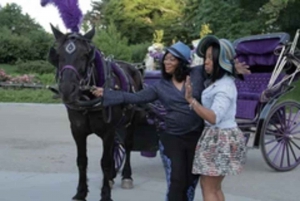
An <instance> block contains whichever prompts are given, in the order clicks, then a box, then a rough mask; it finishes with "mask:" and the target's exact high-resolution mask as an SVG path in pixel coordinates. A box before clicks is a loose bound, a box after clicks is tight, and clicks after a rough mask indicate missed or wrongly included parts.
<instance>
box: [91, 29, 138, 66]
mask: <svg viewBox="0 0 300 201" xmlns="http://www.w3.org/2000/svg"><path fill="white" fill-rule="evenodd" d="M93 41H94V43H95V45H96V47H97V48H99V49H100V50H101V51H102V52H103V53H104V54H105V56H109V55H113V56H114V58H115V59H118V60H123V61H128V62H130V61H131V57H132V53H131V49H130V47H129V46H128V39H127V38H125V37H122V35H121V34H120V33H119V32H118V31H117V28H116V26H115V25H114V24H112V23H111V24H110V25H109V26H108V27H107V29H98V30H97V32H96V36H95V38H94V40H93Z"/></svg>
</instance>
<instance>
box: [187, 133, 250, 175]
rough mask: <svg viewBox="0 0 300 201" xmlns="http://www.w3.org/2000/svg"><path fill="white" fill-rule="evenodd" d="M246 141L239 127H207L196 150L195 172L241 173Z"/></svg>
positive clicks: (216, 173)
mask: <svg viewBox="0 0 300 201" xmlns="http://www.w3.org/2000/svg"><path fill="white" fill-rule="evenodd" d="M246 151H247V147H246V141H245V137H244V135H243V133H242V131H241V130H240V129H239V128H229V129H220V128H212V127H206V128H205V129H204V131H203V133H202V136H201V137H200V139H199V141H198V143H197V146H196V151H195V158H194V163H193V170H192V172H193V174H201V175H208V176H225V175H236V174H239V173H240V172H241V171H242V169H243V166H244V164H245V162H246Z"/></svg>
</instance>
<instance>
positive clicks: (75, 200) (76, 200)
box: [72, 199, 86, 201]
mask: <svg viewBox="0 0 300 201" xmlns="http://www.w3.org/2000/svg"><path fill="white" fill-rule="evenodd" d="M72 201H86V200H78V199H72Z"/></svg>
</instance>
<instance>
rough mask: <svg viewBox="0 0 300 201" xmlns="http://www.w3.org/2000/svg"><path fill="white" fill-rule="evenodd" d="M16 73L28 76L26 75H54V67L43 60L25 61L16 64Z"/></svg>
mask: <svg viewBox="0 0 300 201" xmlns="http://www.w3.org/2000/svg"><path fill="white" fill-rule="evenodd" d="M16 65H17V73H21V74H28V73H36V74H50V73H52V74H55V67H54V66H52V65H51V64H50V63H49V62H47V61H43V60H37V61H27V62H22V61H18V62H17V64H16Z"/></svg>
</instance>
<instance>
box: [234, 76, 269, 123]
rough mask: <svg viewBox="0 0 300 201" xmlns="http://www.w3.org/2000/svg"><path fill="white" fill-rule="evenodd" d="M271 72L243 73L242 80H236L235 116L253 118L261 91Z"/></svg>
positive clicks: (265, 86) (265, 85)
mask: <svg viewBox="0 0 300 201" xmlns="http://www.w3.org/2000/svg"><path fill="white" fill-rule="evenodd" d="M271 75H272V74H271V73H252V74H249V75H244V80H236V81H235V83H236V87H237V91H238V98H237V113H236V117H237V118H241V119H254V118H255V115H256V109H257V106H258V104H259V101H260V96H261V94H262V92H263V91H264V90H265V89H266V88H267V86H268V83H269V80H270V78H271Z"/></svg>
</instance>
